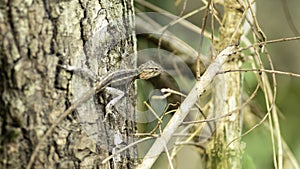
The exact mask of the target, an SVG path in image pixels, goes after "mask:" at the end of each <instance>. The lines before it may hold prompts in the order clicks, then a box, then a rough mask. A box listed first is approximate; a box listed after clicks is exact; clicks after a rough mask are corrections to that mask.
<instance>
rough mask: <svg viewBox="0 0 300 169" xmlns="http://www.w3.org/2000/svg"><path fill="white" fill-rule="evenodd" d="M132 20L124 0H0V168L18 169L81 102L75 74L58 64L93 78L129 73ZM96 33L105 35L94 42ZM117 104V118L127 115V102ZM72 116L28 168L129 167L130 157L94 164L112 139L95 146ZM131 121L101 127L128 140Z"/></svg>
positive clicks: (130, 104) (130, 107)
mask: <svg viewBox="0 0 300 169" xmlns="http://www.w3.org/2000/svg"><path fill="white" fill-rule="evenodd" d="M132 14H133V3H132V1H130V0H127V1H126V0H115V1H106V0H103V1H102V0H100V1H95V0H79V1H74V0H71V1H63V0H62V1H42V0H36V1H32V0H25V1H23V0H0V78H1V82H0V93H1V97H0V116H1V117H0V118H1V119H0V126H1V131H0V134H1V139H0V142H1V147H0V151H1V153H0V154H1V155H0V158H1V166H0V168H25V167H26V165H27V164H28V162H29V159H30V156H31V153H32V151H33V150H34V148H35V145H36V144H37V143H38V142H39V138H41V137H42V136H43V135H44V133H45V131H46V130H47V128H48V127H49V126H50V125H51V124H52V123H53V122H54V121H55V120H56V119H57V118H58V117H59V115H60V114H61V113H62V112H63V111H64V110H65V109H66V108H67V107H68V106H69V105H70V104H72V101H73V99H74V98H75V99H76V97H80V96H78V95H75V94H74V93H76V90H74V84H73V83H74V81H72V79H74V77H75V75H72V74H70V73H68V72H66V71H64V70H62V69H60V68H59V66H57V65H58V64H67V65H74V66H79V67H84V68H88V69H90V70H92V71H93V72H94V73H96V74H98V75H103V74H105V73H107V71H111V70H115V69H118V68H119V67H122V68H128V67H133V66H132V65H134V63H135V58H133V57H132V56H129V55H126V53H134V52H133V51H134V50H133V49H134V46H135V38H134V36H133V35H132V34H133V31H131V29H130V27H131V26H132V25H133V21H132ZM99 30H100V32H101V31H102V32H103V31H104V32H105V33H104V34H105V36H104V37H99V38H100V39H101V40H98V39H97V37H96V38H95V36H97V35H99V34H98V33H97V32H99ZM100 35H102V34H101V33H100ZM91 39H93V40H92V41H91ZM93 42H97V43H93ZM91 46H92V47H91ZM124 53H125V54H124ZM82 83H85V82H82ZM86 84H88V85H90V83H89V82H86ZM75 87H80V86H78V85H77V86H75ZM79 90H80V89H79ZM133 90H134V89H133V88H132V91H133ZM83 91H84V90H81V91H80V92H83ZM78 92H79V91H78ZM80 92H79V93H80ZM132 93H133V92H131V93H130V94H131V95H130V96H132ZM126 98H129V97H126ZM122 104H124V105H126V106H121V108H120V109H122V108H124V107H126V110H124V109H123V111H124V112H127V111H128V110H130V111H132V112H133V110H134V109H133V105H134V100H132V98H130V99H127V100H126V99H125V100H123V101H122ZM100 108H101V106H100V107H99V109H100ZM102 108H103V106H102ZM79 111H80V110H79ZM118 111H122V110H118ZM79 113H80V112H78V113H73V114H70V115H69V116H68V118H66V119H65V120H64V121H63V122H62V123H61V124H60V125H59V126H58V127H57V128H56V129H55V130H54V131H53V132H52V134H51V136H50V137H48V140H47V142H45V143H43V146H42V148H41V149H40V150H39V153H38V155H37V156H36V157H35V160H34V163H33V167H32V168H96V167H100V168H113V167H120V166H122V168H132V165H133V159H134V158H133V157H132V154H133V153H132V152H131V153H126V156H122V157H121V158H122V159H121V160H119V161H115V162H110V163H106V164H104V165H101V164H100V163H101V161H102V160H103V158H104V157H106V156H108V155H109V154H110V153H111V149H110V148H111V147H110V146H112V143H111V140H102V139H103V138H98V140H96V141H95V139H93V138H92V137H91V136H90V134H89V133H88V132H87V130H86V129H85V128H84V127H82V125H81V123H82V119H81V117H80V116H78V114H79ZM125 114H126V113H125ZM132 115H133V114H132ZM103 116H104V115H103V114H100V115H96V118H98V120H102V119H103ZM90 118H94V117H90ZM131 118H132V117H116V118H115V119H113V122H112V124H110V123H109V121H110V120H111V119H110V118H109V119H108V123H107V124H105V125H104V124H102V123H101V124H102V125H103V126H102V127H103V130H104V131H106V132H105V133H104V134H106V135H116V134H119V133H120V134H121V135H122V136H121V137H122V140H123V141H124V142H132V140H131V138H130V137H127V136H128V135H129V133H132V132H133V130H134V124H133V123H132V122H131V121H130V120H126V119H131ZM94 121H95V120H94ZM124 126H126V128H124ZM97 127H99V125H98V126H97ZM98 137H102V136H99V135H98ZM99 141H102V142H100V143H99ZM104 143H106V144H104ZM114 165H117V166H114Z"/></svg>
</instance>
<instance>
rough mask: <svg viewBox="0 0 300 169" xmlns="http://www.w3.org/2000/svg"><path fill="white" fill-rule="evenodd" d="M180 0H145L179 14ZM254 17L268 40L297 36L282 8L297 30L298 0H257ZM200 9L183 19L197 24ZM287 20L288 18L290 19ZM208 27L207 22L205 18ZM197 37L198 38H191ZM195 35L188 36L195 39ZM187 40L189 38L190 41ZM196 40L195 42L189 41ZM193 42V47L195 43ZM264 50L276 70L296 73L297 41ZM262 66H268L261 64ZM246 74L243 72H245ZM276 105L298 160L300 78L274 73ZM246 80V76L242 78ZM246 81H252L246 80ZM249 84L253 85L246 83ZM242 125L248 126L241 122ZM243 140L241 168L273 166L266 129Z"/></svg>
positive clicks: (192, 2) (299, 61)
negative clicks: (243, 152) (275, 78)
mask: <svg viewBox="0 0 300 169" xmlns="http://www.w3.org/2000/svg"><path fill="white" fill-rule="evenodd" d="M183 1H184V0H181V3H180V5H178V6H175V1H172V0H165V1H161V0H148V2H151V3H152V4H154V5H156V6H159V7H160V8H163V9H165V10H167V11H169V12H171V13H173V14H174V15H177V16H178V15H179V13H180V11H181V9H182V4H183ZM256 5H257V13H256V15H257V19H258V23H259V25H260V27H261V29H262V30H263V32H264V33H265V34H266V36H267V38H268V40H272V39H278V38H284V37H293V36H300V35H298V34H297V33H296V32H294V33H293V31H292V30H291V27H290V26H289V23H288V19H287V17H286V14H285V13H286V12H285V10H286V9H287V8H288V10H289V12H290V16H291V19H292V22H294V24H295V27H296V29H297V30H298V31H299V32H300V20H299V17H300V10H299V7H300V1H299V0H289V1H287V0H272V1H257V4H256ZM201 6H203V4H202V3H201V2H200V1H199V0H189V1H188V3H187V8H186V10H185V11H186V12H185V13H187V12H189V11H192V10H193V9H196V8H199V7H201ZM202 17H203V12H200V13H198V14H196V15H194V16H192V17H190V18H188V19H187V20H188V21H190V22H192V23H194V24H195V25H197V26H200V25H201V21H202ZM290 22H291V21H290ZM208 27H209V22H208ZM195 39H198V38H195ZM195 39H190V40H191V41H192V40H195ZM190 43H191V42H189V44H190ZM192 44H196V45H195V46H198V43H197V42H192ZM195 46H194V45H193V47H195ZM267 48H268V51H269V53H270V55H271V57H272V60H273V64H274V66H275V69H276V70H280V71H285V72H293V73H299V74H300V66H299V65H300V41H290V42H280V43H275V44H270V45H267ZM265 66H266V68H269V66H267V65H265ZM246 77H247V76H246ZM276 77H277V85H278V86H277V101H276V103H277V106H278V107H279V109H280V111H281V112H282V114H283V117H281V118H280V125H281V134H282V136H283V138H284V140H285V141H286V142H287V144H288V146H289V147H290V149H291V151H292V152H293V153H294V155H295V157H296V159H297V161H298V163H299V162H300V132H299V128H300V123H299V120H300V79H299V78H295V77H290V76H284V75H277V76H276ZM246 81H247V79H246ZM248 84H249V85H255V84H254V83H251V81H248ZM249 87H250V88H253V87H255V86H249ZM256 99H257V103H258V104H260V105H261V106H258V107H264V106H263V105H264V103H263V102H262V100H263V99H261V98H256ZM262 112H263V113H265V110H263V109H262ZM245 128H248V127H247V126H245ZM243 141H244V142H245V143H246V148H245V154H244V161H243V162H244V168H274V166H273V162H272V160H273V154H272V142H271V138H270V132H269V131H266V130H265V128H264V127H263V126H261V127H259V128H257V129H255V130H254V131H252V132H251V133H250V134H248V135H247V136H245V137H244V138H243Z"/></svg>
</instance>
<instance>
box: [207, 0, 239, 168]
mask: <svg viewBox="0 0 300 169" xmlns="http://www.w3.org/2000/svg"><path fill="white" fill-rule="evenodd" d="M223 6H224V17H223V26H222V27H220V31H219V32H220V38H219V39H220V40H219V41H218V43H217V44H216V48H217V49H218V50H222V49H224V48H225V47H227V46H228V45H235V44H238V41H239V39H240V36H241V35H242V30H241V26H242V24H240V22H241V18H242V13H243V9H242V6H241V5H240V4H239V2H238V1H235V0H225V1H224V2H223ZM233 35H234V36H233ZM230 57H231V58H232V59H229V61H228V62H227V63H225V64H224V65H223V66H222V70H229V69H234V70H236V69H239V68H240V66H241V60H240V59H241V58H240V57H239V54H237V55H232V56H230ZM241 81H242V80H241V76H240V74H239V73H228V74H222V75H218V76H216V78H215V80H214V83H213V85H212V86H213V88H212V98H213V99H212V106H211V107H212V108H211V109H210V112H211V113H212V114H214V115H215V117H222V116H224V115H226V114H228V113H231V112H232V111H233V110H235V109H236V108H238V107H239V106H240V105H241V93H242V86H241ZM241 118H242V115H241V114H240V112H239V111H235V112H234V113H233V114H232V115H231V116H228V117H226V118H222V119H221V120H218V121H217V122H216V132H215V135H214V137H213V139H212V142H211V146H210V147H209V148H208V150H207V152H208V153H209V158H208V161H207V168H213V169H227V168H234V169H238V168H242V167H241V155H242V151H243V150H242V149H243V148H242V144H241V143H240V141H239V140H236V141H235V142H232V143H231V141H233V140H234V139H236V138H238V137H239V136H240V135H241V127H242V126H241Z"/></svg>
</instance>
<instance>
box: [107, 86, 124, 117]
mask: <svg viewBox="0 0 300 169" xmlns="http://www.w3.org/2000/svg"><path fill="white" fill-rule="evenodd" d="M104 92H105V93H109V94H111V95H112V97H113V99H112V100H110V101H109V102H108V103H107V104H106V106H105V112H106V114H105V117H104V120H103V121H106V120H107V118H108V116H109V115H112V116H113V117H114V118H115V119H116V116H115V114H114V113H113V106H115V105H116V103H117V102H118V101H119V100H120V99H121V98H122V97H123V96H124V95H125V93H124V92H123V91H121V90H119V89H116V88H112V87H106V88H105V89H104Z"/></svg>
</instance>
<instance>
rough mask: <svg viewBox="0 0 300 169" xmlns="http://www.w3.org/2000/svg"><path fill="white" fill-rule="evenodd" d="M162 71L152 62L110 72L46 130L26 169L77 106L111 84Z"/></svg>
mask: <svg viewBox="0 0 300 169" xmlns="http://www.w3.org/2000/svg"><path fill="white" fill-rule="evenodd" d="M60 67H62V68H64V69H66V70H67V71H74V70H75V69H74V67H70V66H65V65H63V66H60ZM162 71H163V69H162V67H161V66H160V65H158V64H157V63H155V62H154V61H148V62H146V63H144V64H142V65H140V66H139V67H138V68H136V69H125V70H117V71H114V72H111V73H109V74H107V75H105V76H104V77H103V78H101V80H99V81H98V82H96V84H95V86H94V87H93V88H91V90H89V91H88V92H87V93H85V94H84V95H83V96H82V97H80V98H79V99H77V100H76V101H75V102H74V103H73V104H72V105H71V106H70V107H69V108H68V109H67V110H65V111H64V112H63V113H62V114H61V115H60V116H59V117H58V118H57V119H56V121H55V122H54V123H53V124H52V125H51V126H50V127H49V128H48V130H47V131H46V133H45V134H44V136H43V137H42V138H41V139H40V140H39V141H38V144H37V145H36V147H35V149H34V151H33V153H32V155H31V157H30V160H29V163H28V165H27V167H26V168H27V169H30V168H31V166H32V164H33V162H34V159H35V156H36V155H37V152H38V150H39V149H40V147H41V146H42V143H43V142H44V141H45V140H46V138H47V137H48V136H49V135H50V134H51V133H52V131H53V130H54V128H55V127H56V126H57V125H58V124H59V123H60V122H61V121H62V120H63V119H65V118H66V116H67V115H69V114H70V113H71V112H72V111H74V110H75V109H76V108H77V107H78V106H79V105H81V104H83V103H85V102H86V101H87V100H89V99H90V98H91V97H92V96H94V95H95V94H96V93H99V92H100V91H102V90H103V89H104V88H105V87H107V86H109V85H110V84H112V83H116V82H122V81H127V80H130V79H131V80H132V81H133V80H135V79H137V78H139V79H144V80H147V79H150V78H153V77H156V76H158V75H160V74H161V72H162Z"/></svg>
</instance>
